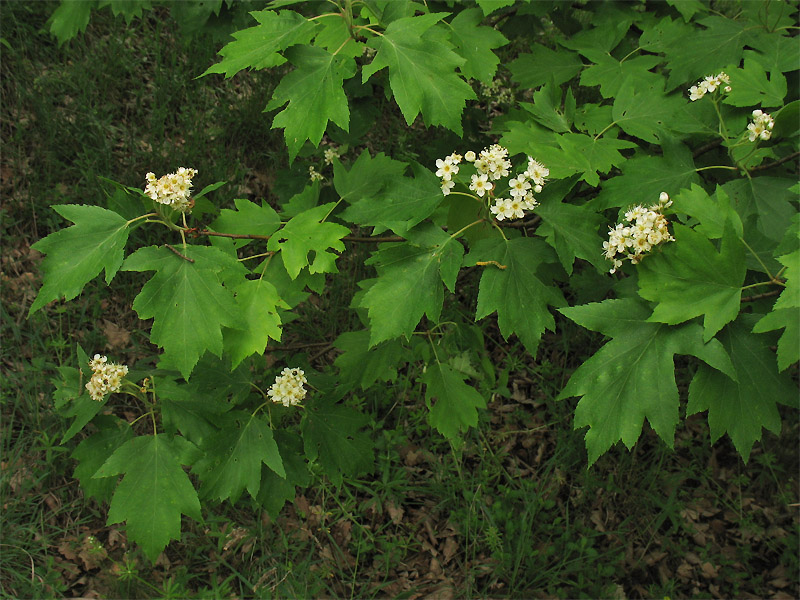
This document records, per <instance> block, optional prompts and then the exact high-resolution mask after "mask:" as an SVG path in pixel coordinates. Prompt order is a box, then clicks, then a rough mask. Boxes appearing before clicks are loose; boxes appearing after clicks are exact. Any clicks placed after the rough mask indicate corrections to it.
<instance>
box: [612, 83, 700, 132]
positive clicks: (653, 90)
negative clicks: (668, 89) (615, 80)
mask: <svg viewBox="0 0 800 600" xmlns="http://www.w3.org/2000/svg"><path fill="white" fill-rule="evenodd" d="M661 86H662V84H661V81H660V80H659V82H658V84H657V85H654V86H652V87H640V84H639V83H638V82H637V81H636V80H635V79H633V78H630V77H629V78H628V79H626V80H625V81H624V82H623V83H622V84H621V85H620V87H619V90H618V91H617V94H616V98H615V99H614V106H613V108H612V112H611V116H613V117H614V122H615V123H616V124H617V125H619V127H620V128H621V129H622V130H623V131H624V132H625V133H627V134H629V135H632V136H635V137H638V138H640V139H643V140H645V141H646V142H652V143H654V144H658V143H660V138H661V137H662V134H661V132H662V131H663V130H664V129H667V128H669V124H670V122H671V121H672V119H673V118H674V115H675V113H676V112H677V111H678V110H679V109H681V108H683V106H684V103H685V100H684V99H683V98H682V97H681V96H679V95H677V94H674V95H671V96H667V95H665V94H664V92H663V89H662V87H661Z"/></svg>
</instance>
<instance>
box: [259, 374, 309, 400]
mask: <svg viewBox="0 0 800 600" xmlns="http://www.w3.org/2000/svg"><path fill="white" fill-rule="evenodd" d="M305 383H308V382H307V380H306V376H305V373H303V370H302V369H298V368H294V369H290V368H288V367H286V368H285V369H283V371H281V374H280V375H278V376H277V377H276V378H275V383H273V384H272V387H270V388H269V390H267V396H269V397H270V398H271V399H272V401H273V402H275V403H277V404H283V405H284V406H296V405H298V404H300V402H301V401H302V400H303V398H305V397H306V389H305V388H304V387H303V384H305Z"/></svg>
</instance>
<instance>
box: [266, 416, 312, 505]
mask: <svg viewBox="0 0 800 600" xmlns="http://www.w3.org/2000/svg"><path fill="white" fill-rule="evenodd" d="M274 435H275V443H276V444H277V445H278V451H279V452H280V455H281V459H283V466H284V468H285V469H286V477H279V476H278V475H277V474H276V473H275V471H273V470H272V469H268V468H267V467H262V469H261V488H260V489H259V491H258V496H257V497H256V501H257V502H258V503H259V504H261V506H263V507H264V508H265V509H266V510H267V512H268V513H269V515H270V517H272V518H273V519H277V518H278V513H279V512H280V510H281V508H283V505H284V504H285V503H286V501H287V500H288V501H292V500H294V498H295V488H296V487H301V488H305V487H308V485H309V484H310V483H311V477H310V476H309V472H308V467H307V466H306V461H305V458H304V455H303V441H302V440H301V439H300V436H299V435H297V434H295V433H292V432H289V431H285V430H280V429H279V430H276V431H275V434H274Z"/></svg>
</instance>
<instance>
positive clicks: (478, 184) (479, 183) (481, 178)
mask: <svg viewBox="0 0 800 600" xmlns="http://www.w3.org/2000/svg"><path fill="white" fill-rule="evenodd" d="M469 189H471V190H472V191H473V192H475V193H476V194H478V196H480V197H481V198H483V195H484V194H485V193H486V192H487V191H489V190H491V189H492V184H491V183H489V176H488V175H486V174H483V175H477V174H475V175H473V176H472V182H471V183H470V184H469Z"/></svg>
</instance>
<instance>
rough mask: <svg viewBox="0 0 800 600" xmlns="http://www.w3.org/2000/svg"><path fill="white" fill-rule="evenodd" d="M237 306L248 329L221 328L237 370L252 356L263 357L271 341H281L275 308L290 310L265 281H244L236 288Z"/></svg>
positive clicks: (273, 288) (278, 318)
mask: <svg viewBox="0 0 800 600" xmlns="http://www.w3.org/2000/svg"><path fill="white" fill-rule="evenodd" d="M233 292H234V293H235V294H236V304H237V306H239V310H240V312H241V315H242V317H243V318H244V321H245V322H246V323H247V327H245V328H243V329H227V328H226V329H224V330H223V332H222V334H223V336H222V337H223V344H224V346H225V350H226V352H227V353H228V354H230V357H231V366H232V367H233V368H236V367H237V366H238V365H239V363H241V362H242V361H243V360H244V359H245V358H247V357H248V356H250V355H251V354H254V353H258V354H264V350H265V349H266V347H267V342H268V341H269V339H270V338H272V339H273V340H275V341H276V342H279V341H281V318H280V315H279V314H278V309H279V308H283V309H287V310H288V309H289V305H288V304H286V302H284V301H283V300H281V299H280V297H279V296H278V290H276V289H275V286H274V285H272V284H271V283H270V282H269V281H267V280H266V279H264V278H263V277H262V278H259V279H246V280H244V281H242V282H241V283H240V284H239V285H237V286H236V287H235V288H234V289H233Z"/></svg>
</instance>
